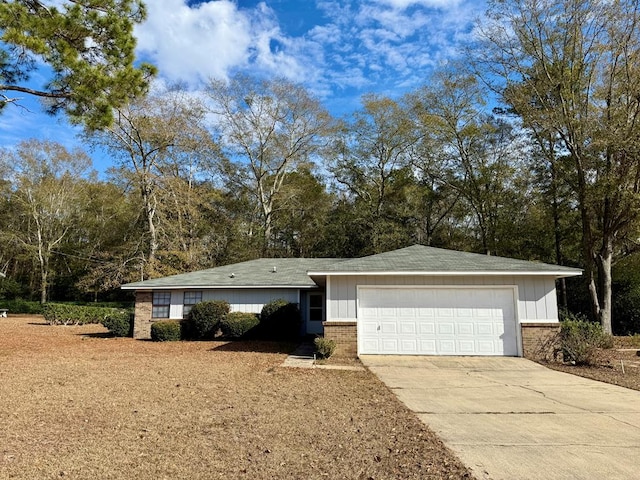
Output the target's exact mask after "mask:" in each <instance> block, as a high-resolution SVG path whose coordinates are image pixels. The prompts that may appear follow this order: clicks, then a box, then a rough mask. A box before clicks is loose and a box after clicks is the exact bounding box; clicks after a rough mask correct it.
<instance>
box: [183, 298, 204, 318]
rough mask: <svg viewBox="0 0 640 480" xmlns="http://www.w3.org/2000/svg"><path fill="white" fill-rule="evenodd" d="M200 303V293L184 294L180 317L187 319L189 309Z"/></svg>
mask: <svg viewBox="0 0 640 480" xmlns="http://www.w3.org/2000/svg"><path fill="white" fill-rule="evenodd" d="M201 301H202V292H184V301H183V302H182V304H183V306H182V316H183V318H187V315H189V312H190V311H191V307H193V306H194V305H195V304H196V303H200V302H201Z"/></svg>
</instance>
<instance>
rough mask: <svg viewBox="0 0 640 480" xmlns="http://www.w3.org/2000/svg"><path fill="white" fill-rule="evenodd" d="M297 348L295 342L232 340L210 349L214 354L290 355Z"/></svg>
mask: <svg viewBox="0 0 640 480" xmlns="http://www.w3.org/2000/svg"><path fill="white" fill-rule="evenodd" d="M297 346H298V343H297V342H289V341H269V340H234V341H229V342H226V343H223V344H221V345H217V346H215V347H213V348H212V349H211V351H215V352H256V353H287V354H289V353H291V352H293V351H294V350H295V349H296V347H297Z"/></svg>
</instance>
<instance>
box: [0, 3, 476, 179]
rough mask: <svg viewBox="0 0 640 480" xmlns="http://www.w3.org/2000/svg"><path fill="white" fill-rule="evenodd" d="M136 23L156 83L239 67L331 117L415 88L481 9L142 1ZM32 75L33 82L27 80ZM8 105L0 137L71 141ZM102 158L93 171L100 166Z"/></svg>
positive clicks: (449, 53) (60, 124) (58, 128)
mask: <svg viewBox="0 0 640 480" xmlns="http://www.w3.org/2000/svg"><path fill="white" fill-rule="evenodd" d="M146 4H147V9H148V18H147V20H146V22H145V23H144V24H141V25H139V26H138V27H137V28H136V31H135V34H136V37H137V39H138V57H139V58H140V59H143V60H146V61H149V62H151V63H154V64H155V65H156V66H157V67H158V68H159V71H160V78H161V80H164V81H168V82H174V81H182V82H185V83H186V84H187V85H189V86H190V88H192V89H194V90H195V89H198V88H199V87H200V86H201V85H202V84H203V82H205V81H206V80H207V79H209V78H228V77H229V75H232V74H233V73H234V72H238V71H242V72H247V73H253V74H257V75H264V76H281V77H286V78H287V79H289V80H292V81H294V82H298V83H301V84H303V85H304V86H306V87H307V88H308V89H309V90H310V91H311V92H313V93H314V94H315V95H316V96H317V97H319V98H320V99H321V100H322V102H323V103H324V105H325V106H326V107H327V108H328V109H329V110H330V111H331V112H332V113H334V114H335V115H336V116H341V115H346V114H348V113H349V112H351V111H353V110H355V109H357V108H358V106H359V99H360V97H361V96H362V95H363V94H364V93H368V92H377V93H381V94H384V95H388V96H391V97H397V96H400V95H402V94H403V93H404V92H406V91H407V90H411V89H413V88H415V87H417V86H419V85H421V84H422V83H423V82H424V80H425V78H426V76H427V75H429V73H430V72H431V71H432V69H433V68H434V67H437V66H438V65H441V64H443V63H445V62H446V61H447V60H448V59H451V58H454V57H455V56H456V55H458V52H457V47H458V46H459V45H460V44H461V43H462V42H464V40H465V39H466V38H467V36H468V35H470V32H471V29H472V26H473V22H474V20H475V19H476V18H477V17H478V16H480V15H481V14H482V11H483V9H484V2H482V1H478V0H475V1H474V0H366V1H365V0H266V1H254V0H236V1H231V0H213V1H197V0H148V1H147V2H146ZM36 81H37V79H36ZM28 107H29V108H28V110H24V109H17V108H15V107H14V108H8V109H7V110H6V111H5V112H3V114H2V115H1V116H0V142H2V144H3V145H4V146H9V145H11V144H13V143H15V142H17V141H19V140H20V139H21V138H30V137H39V138H49V139H53V140H56V141H60V142H62V143H65V144H69V145H70V144H73V142H74V134H75V132H74V131H73V130H72V129H70V128H69V126H68V125H66V123H65V122H64V120H63V119H53V120H52V119H49V118H47V117H45V116H44V115H41V114H39V113H38V112H39V107H38V105H37V104H36V103H31V104H29V105H28ZM102 163H104V160H100V162H99V164H98V165H97V167H98V168H99V169H100V170H102V169H104V168H105V165H103V164H102Z"/></svg>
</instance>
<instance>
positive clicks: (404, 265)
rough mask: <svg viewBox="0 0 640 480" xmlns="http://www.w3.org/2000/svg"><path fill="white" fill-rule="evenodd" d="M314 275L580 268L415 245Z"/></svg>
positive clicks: (576, 272)
mask: <svg viewBox="0 0 640 480" xmlns="http://www.w3.org/2000/svg"><path fill="white" fill-rule="evenodd" d="M312 272H326V273H332V272H335V273H364V272H374V273H375V272H420V273H435V272H442V273H445V274H446V273H481V272H489V273H494V272H495V273H497V272H504V273H515V274H517V273H537V274H544V273H549V274H566V275H567V276H571V275H580V273H581V270H579V269H577V268H570V267H562V266H559V265H550V264H548V263H538V262H529V261H526V260H516V259H513V258H504V257H495V256H489V255H481V254H478V253H469V252H459V251H455V250H444V249H442V248H434V247H425V246H423V245H413V246H411V247H406V248H401V249H399V250H393V251H391V252H385V253H379V254H377V255H370V256H368V257H362V258H354V259H351V260H345V261H344V262H340V263H335V264H333V265H330V266H329V267H328V268H325V269H323V270H321V271H320V270H312Z"/></svg>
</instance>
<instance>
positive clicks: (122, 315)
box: [102, 310, 133, 337]
mask: <svg viewBox="0 0 640 480" xmlns="http://www.w3.org/2000/svg"><path fill="white" fill-rule="evenodd" d="M132 320H133V314H132V313H131V312H127V311H125V310H120V311H117V312H113V313H109V314H107V315H106V316H105V317H104V319H103V320H102V325H103V326H104V327H105V328H106V329H107V330H109V332H111V334H112V335H113V336H115V337H130V336H131V335H132V334H133V321H132Z"/></svg>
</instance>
